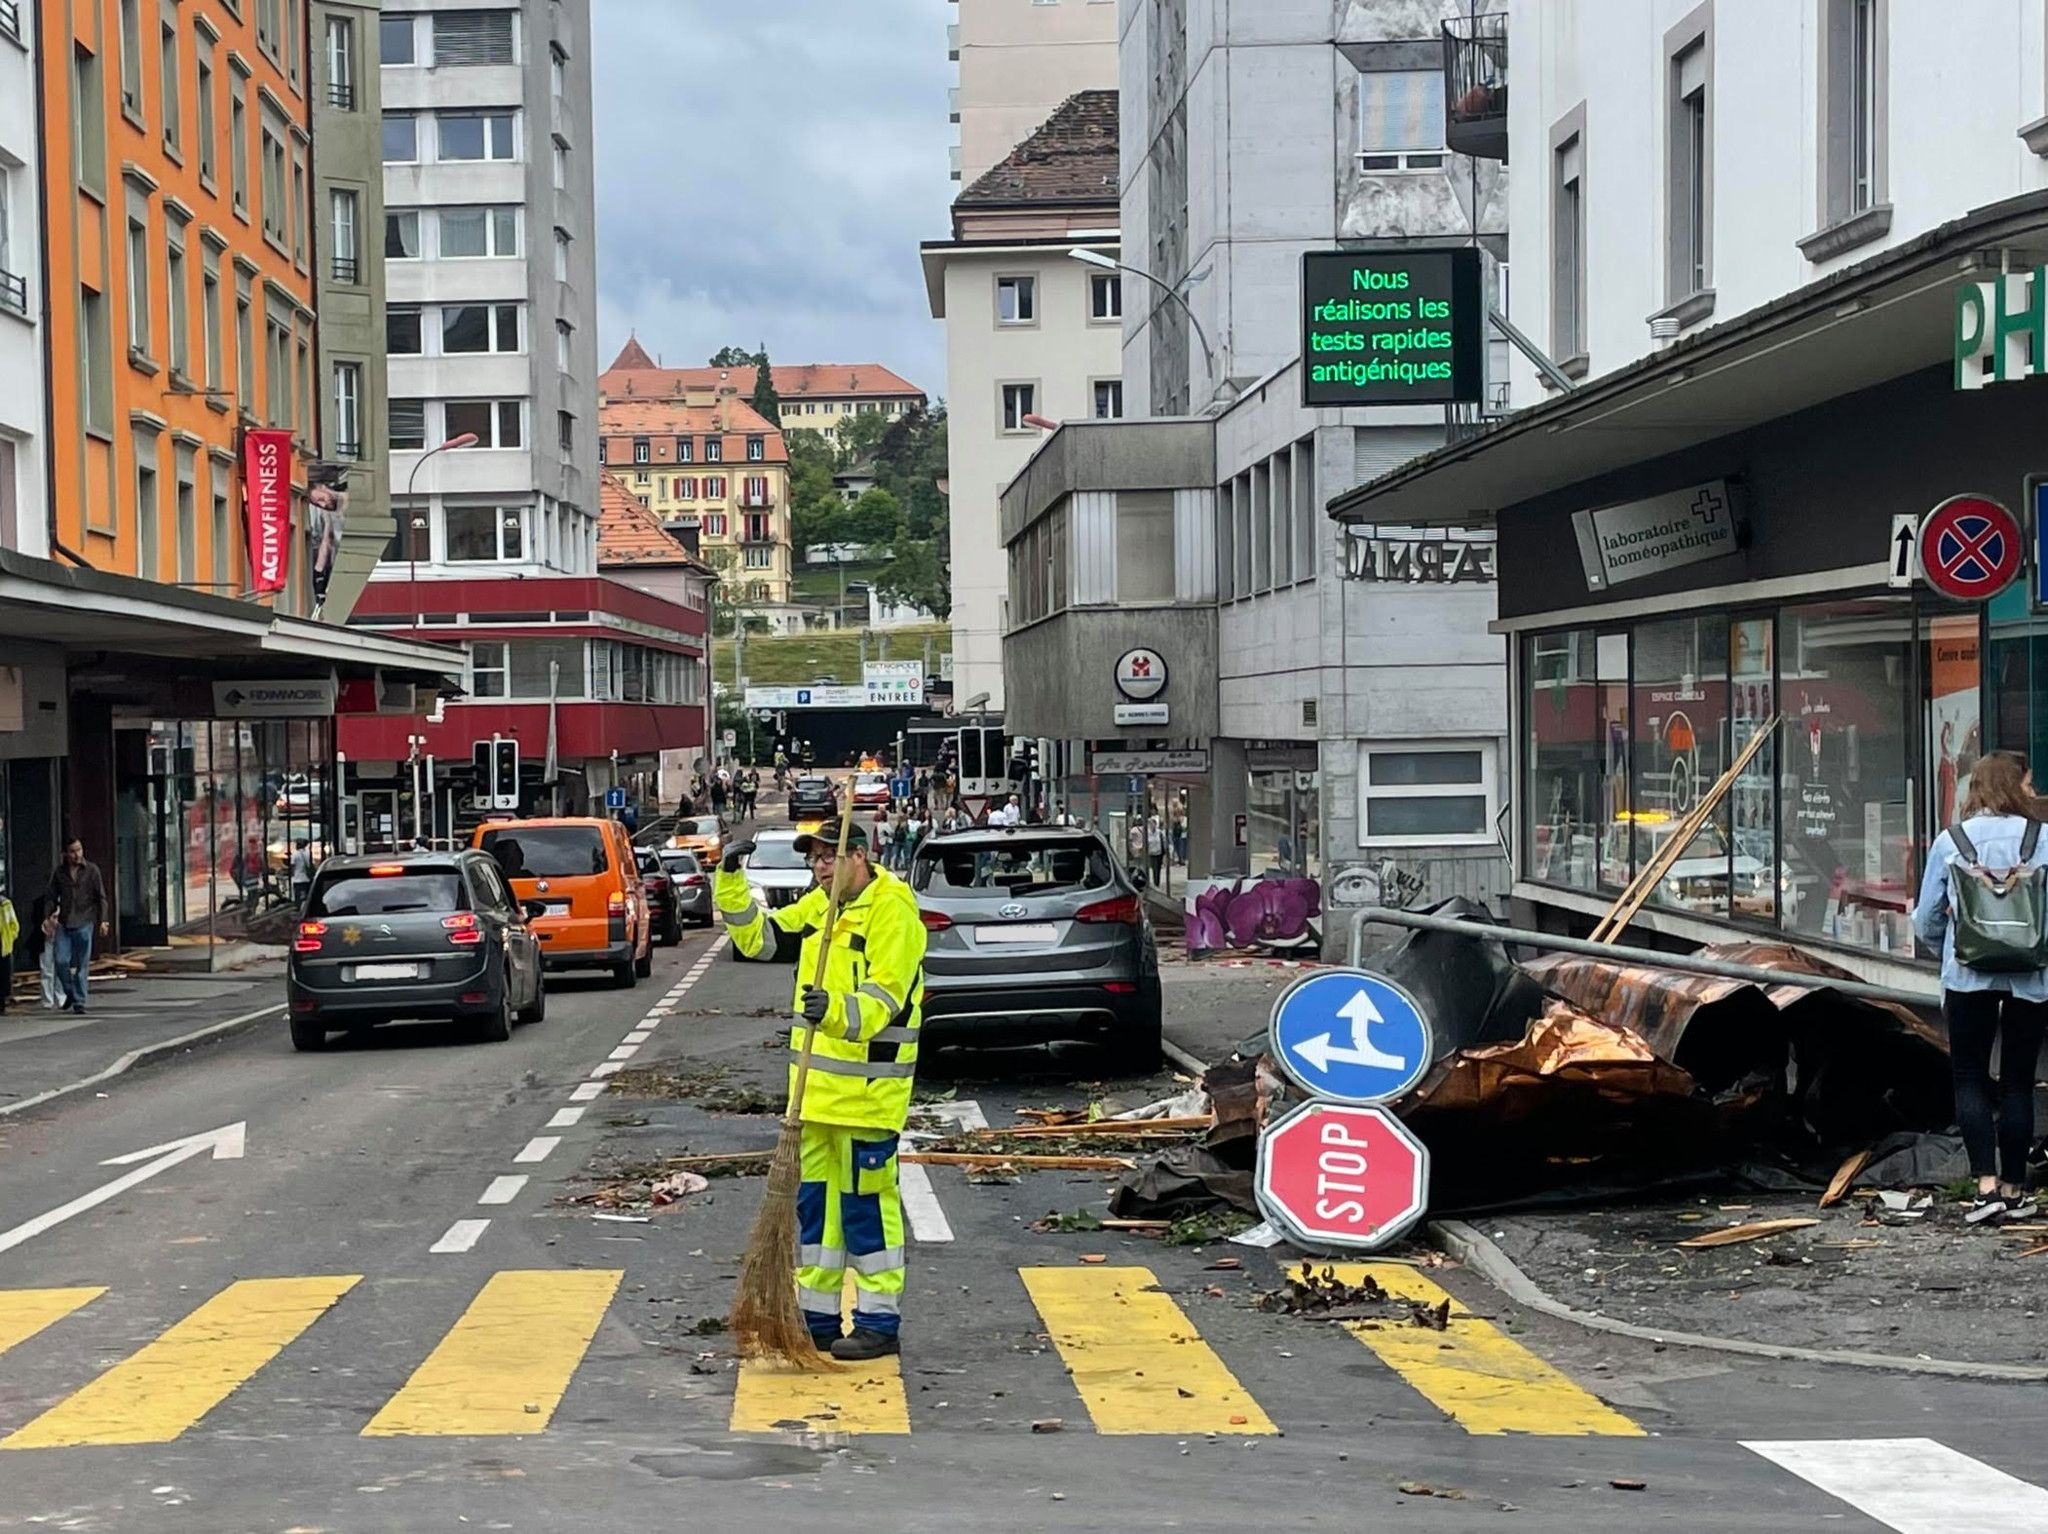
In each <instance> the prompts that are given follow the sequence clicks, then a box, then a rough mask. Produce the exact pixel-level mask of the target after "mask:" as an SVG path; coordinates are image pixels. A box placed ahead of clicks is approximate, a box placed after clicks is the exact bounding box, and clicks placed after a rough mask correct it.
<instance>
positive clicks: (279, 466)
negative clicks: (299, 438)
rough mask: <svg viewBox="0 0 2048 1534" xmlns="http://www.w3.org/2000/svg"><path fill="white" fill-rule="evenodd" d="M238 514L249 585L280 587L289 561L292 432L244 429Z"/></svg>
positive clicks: (269, 588) (267, 589)
mask: <svg viewBox="0 0 2048 1534" xmlns="http://www.w3.org/2000/svg"><path fill="white" fill-rule="evenodd" d="M242 513H243V516H244V518H245V520H246V521H247V524H248V535H249V589H250V591H252V592H259V593H260V592H272V591H282V590H284V584H285V577H286V576H287V575H288V574H289V573H290V571H291V559H292V553H291V548H292V434H291V433H290V432H288V431H271V430H254V429H252V430H249V431H245V432H243V433H242Z"/></svg>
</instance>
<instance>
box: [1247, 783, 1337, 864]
mask: <svg viewBox="0 0 2048 1534" xmlns="http://www.w3.org/2000/svg"><path fill="white" fill-rule="evenodd" d="M1319 795H1320V788H1319V783H1318V774H1317V772H1316V770H1315V768H1314V767H1313V766H1312V765H1309V763H1308V762H1306V761H1304V762H1302V763H1300V764H1298V765H1295V766H1291V767H1254V768H1253V769H1252V770H1251V771H1250V772H1249V773H1248V774H1247V775H1246V792H1245V839H1246V854H1247V858H1248V863H1247V866H1248V867H1249V868H1250V870H1251V872H1252V874H1253V876H1254V877H1256V876H1258V875H1260V874H1279V875H1286V876H1291V877H1297V878H1305V879H1319V878H1321V877H1322V871H1323V856H1322V845H1321V832H1320V829H1319V828H1320V826H1321V823H1322V822H1321V815H1320V814H1319V808H1320V805H1319Z"/></svg>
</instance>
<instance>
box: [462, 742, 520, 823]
mask: <svg viewBox="0 0 2048 1534" xmlns="http://www.w3.org/2000/svg"><path fill="white" fill-rule="evenodd" d="M470 760H471V763H472V765H473V766H474V767H475V769H476V797H477V803H478V804H479V805H480V806H482V807H483V808H485V809H491V810H516V809H518V808H519V742H518V741H516V740H480V741H478V742H477V743H476V746H475V748H474V749H473V750H472V752H471V755H470Z"/></svg>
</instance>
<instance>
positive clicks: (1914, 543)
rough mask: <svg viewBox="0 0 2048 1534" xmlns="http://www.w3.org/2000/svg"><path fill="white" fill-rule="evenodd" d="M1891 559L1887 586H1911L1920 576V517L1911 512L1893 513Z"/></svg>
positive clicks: (1886, 574) (1885, 581)
mask: <svg viewBox="0 0 2048 1534" xmlns="http://www.w3.org/2000/svg"><path fill="white" fill-rule="evenodd" d="M1891 561H1892V564H1891V569H1890V570H1888V571H1886V572H1885V578H1884V583H1885V584H1886V585H1887V586H1910V585H1912V584H1913V583H1914V582H1915V581H1916V580H1918V579H1919V578H1920V519H1919V518H1918V517H1916V516H1913V515H1912V514H1911V513H1900V512H1893V513H1892V542H1891Z"/></svg>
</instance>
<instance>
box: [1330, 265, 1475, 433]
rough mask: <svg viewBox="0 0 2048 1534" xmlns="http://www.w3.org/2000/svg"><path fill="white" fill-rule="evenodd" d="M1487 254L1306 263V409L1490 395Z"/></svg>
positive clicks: (1459, 399)
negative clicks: (1482, 266)
mask: <svg viewBox="0 0 2048 1534" xmlns="http://www.w3.org/2000/svg"><path fill="white" fill-rule="evenodd" d="M1485 336H1486V294H1485V289H1484V287H1483V286H1482V285H1481V282H1480V273H1479V251H1478V249H1477V248H1476V247H1474V246H1470V245H1461V246H1458V247H1456V248H1455V249H1449V250H1375V251H1363V250H1317V251H1310V252H1308V253H1307V254H1306V255H1304V256H1303V257H1302V258H1301V384H1302V401H1303V403H1304V404H1308V405H1449V404H1459V403H1473V402H1477V401H1478V400H1479V399H1480V398H1481V397H1482V395H1483V393H1484V391H1485V387H1486V348H1485V346H1484V345H1483V344H1482V343H1483V342H1484V340H1485Z"/></svg>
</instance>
